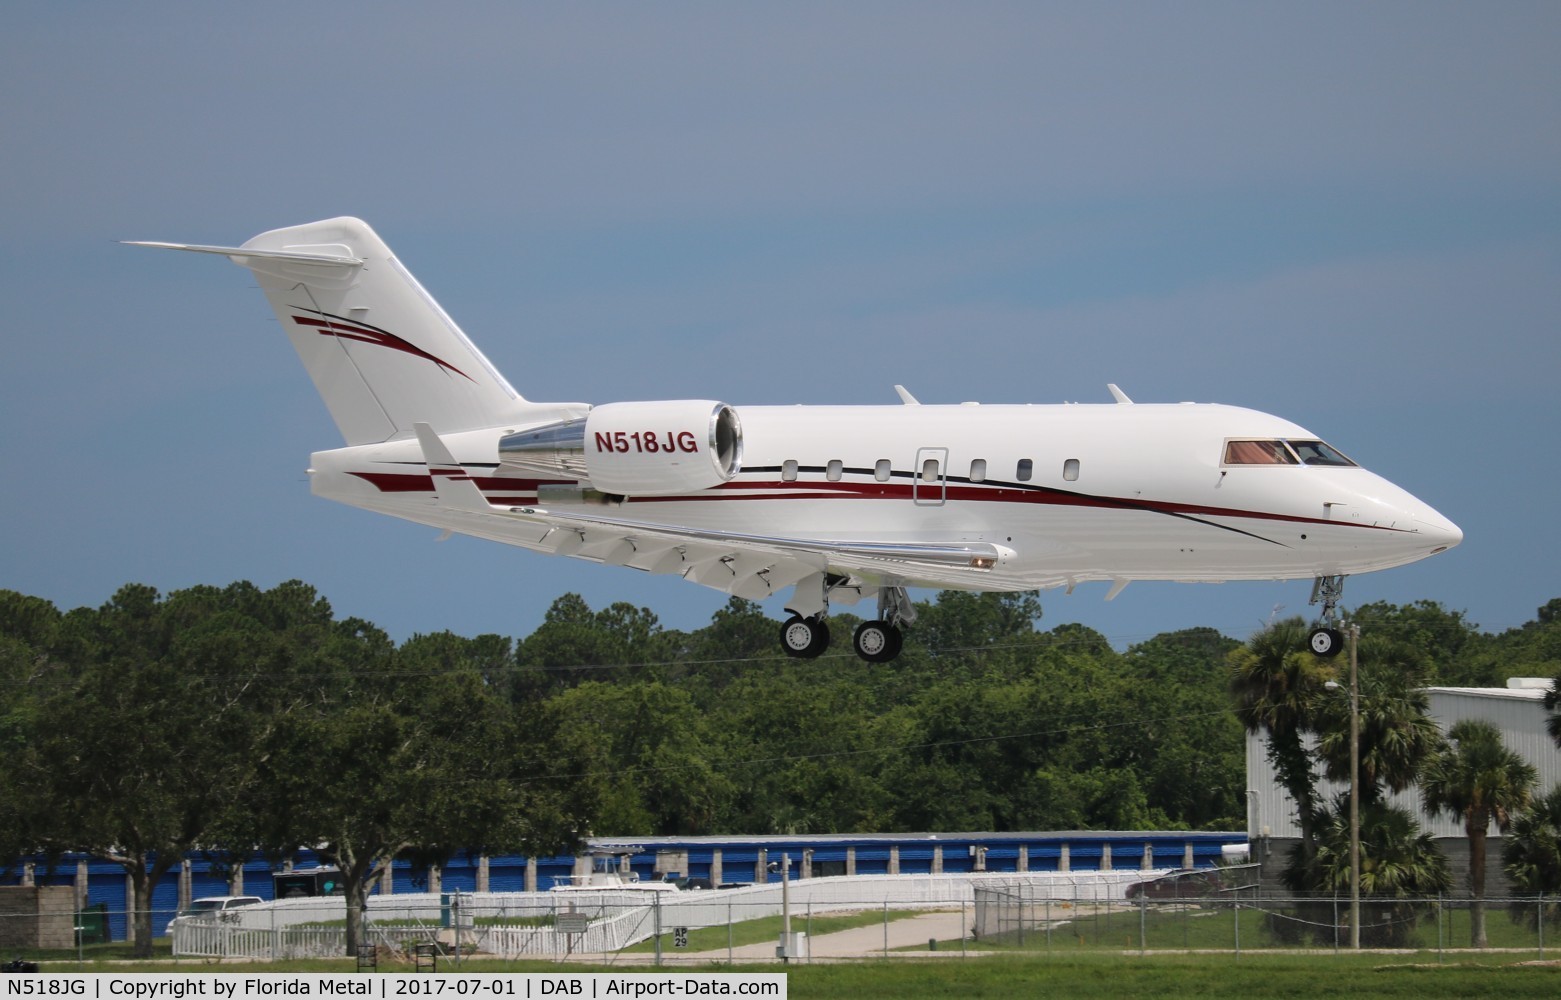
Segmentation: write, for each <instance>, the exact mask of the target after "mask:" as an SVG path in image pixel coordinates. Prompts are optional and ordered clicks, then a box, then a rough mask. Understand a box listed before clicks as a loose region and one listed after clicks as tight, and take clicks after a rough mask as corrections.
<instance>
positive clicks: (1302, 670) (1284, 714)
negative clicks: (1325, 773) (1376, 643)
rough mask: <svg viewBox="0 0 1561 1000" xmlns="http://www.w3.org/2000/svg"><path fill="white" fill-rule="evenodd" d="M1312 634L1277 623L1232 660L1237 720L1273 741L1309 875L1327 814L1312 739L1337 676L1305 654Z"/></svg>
mask: <svg viewBox="0 0 1561 1000" xmlns="http://www.w3.org/2000/svg"><path fill="white" fill-rule="evenodd" d="M1306 633H1307V627H1306V624H1305V623H1304V622H1303V621H1302V620H1301V619H1300V618H1288V619H1285V620H1283V621H1277V622H1273V623H1271V624H1270V625H1269V626H1268V627H1267V628H1265V629H1263V630H1262V631H1260V632H1258V633H1256V634H1255V635H1253V636H1252V638H1251V639H1249V640H1248V641H1247V644H1246V645H1245V646H1243V647H1241V648H1240V649H1236V650H1233V651H1232V652H1231V654H1230V657H1229V664H1230V691H1231V695H1232V696H1233V697H1234V699H1235V702H1236V718H1238V719H1240V720H1241V723H1242V725H1244V726H1246V728H1247V731H1248V732H1251V733H1259V732H1261V733H1264V734H1265V735H1266V736H1267V738H1268V759H1269V761H1270V762H1271V763H1272V764H1273V765H1274V774H1275V777H1276V779H1277V780H1278V781H1279V783H1280V785H1282V786H1283V787H1284V789H1285V791H1286V792H1288V793H1289V794H1290V799H1291V801H1292V802H1294V803H1295V807H1296V813H1297V821H1298V823H1299V825H1300V828H1301V841H1300V843H1299V844H1298V845H1297V847H1296V850H1297V851H1298V852H1299V854H1300V857H1299V858H1298V859H1297V860H1298V864H1297V865H1296V866H1295V867H1296V870H1298V871H1307V870H1309V866H1310V862H1311V856H1312V854H1314V853H1315V852H1316V850H1317V834H1316V830H1317V824H1318V820H1319V816H1320V811H1321V804H1320V803H1319V801H1318V797H1317V773H1316V761H1315V760H1314V759H1313V757H1312V754H1311V751H1310V750H1309V749H1308V747H1307V745H1306V735H1307V734H1308V733H1309V732H1311V731H1312V730H1313V726H1314V720H1315V717H1316V714H1317V711H1318V703H1319V702H1320V701H1321V700H1322V699H1324V698H1325V697H1326V696H1327V683H1328V681H1330V680H1332V679H1333V676H1334V668H1333V666H1332V665H1331V663H1330V662H1329V661H1327V660H1321V659H1318V658H1317V657H1315V656H1313V655H1312V654H1311V653H1309V652H1305V651H1304V650H1305V648H1306ZM1291 888H1299V887H1297V886H1292V887H1291Z"/></svg>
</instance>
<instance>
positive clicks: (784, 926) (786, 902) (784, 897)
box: [781, 854, 791, 965]
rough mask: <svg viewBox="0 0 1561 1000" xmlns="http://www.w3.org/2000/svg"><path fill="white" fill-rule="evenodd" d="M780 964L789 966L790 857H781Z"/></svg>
mask: <svg viewBox="0 0 1561 1000" xmlns="http://www.w3.org/2000/svg"><path fill="white" fill-rule="evenodd" d="M781 963H782V964H784V965H790V964H791V855H790V854H782V855H781Z"/></svg>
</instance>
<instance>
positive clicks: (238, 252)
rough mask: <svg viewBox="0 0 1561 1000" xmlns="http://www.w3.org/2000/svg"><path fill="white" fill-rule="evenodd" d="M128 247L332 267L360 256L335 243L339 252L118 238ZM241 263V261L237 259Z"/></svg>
mask: <svg viewBox="0 0 1561 1000" xmlns="http://www.w3.org/2000/svg"><path fill="white" fill-rule="evenodd" d="M120 242H121V243H123V244H124V245H125V246H128V247H153V248H154V249H157V250H188V251H190V252H191V253H214V254H220V255H221V256H223V257H258V258H263V259H265V260H285V261H291V262H292V263H294V264H319V265H327V266H334V267H359V266H361V265H362V264H363V258H362V257H354V256H352V255H351V254H349V253H348V252H347V248H346V247H345V246H342V245H341V244H337V247H338V248H340V250H341V253H340V254H329V253H302V252H299V251H295V250H245V249H244V248H243V247H209V246H202V245H200V244H198V243H158V242H155V241H152V240H120ZM238 263H241V264H242V263H243V261H238Z"/></svg>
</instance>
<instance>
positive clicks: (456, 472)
mask: <svg viewBox="0 0 1561 1000" xmlns="http://www.w3.org/2000/svg"><path fill="white" fill-rule="evenodd" d="M412 429H413V430H415V431H416V432H417V443H418V444H420V445H422V446H423V461H424V462H425V463H427V465H428V475H429V476H430V477H431V478H432V479H433V482H434V496H436V497H438V498H439V503H440V505H441V506H444V507H450V508H453V509H455V510H464V511H469V512H471V513H474V514H493V513H496V512H495V511H494V509H493V505H492V504H490V503H489V502H488V498H487V497H485V496H483V495H482V490H479V489H478V488H477V484H476V483H474V482H472V477H471V475H470V474H469V473H468V472H467V471H466V469H465V468H464V467H463V466H462V465H461V464H460V463H459V462H457V461H456V460H455V456H454V455H452V454H450V449H449V448H448V447H447V446H446V445H445V443H444V442H443V441H441V440H440V439H439V435H438V434H435V433H434V429H433V428H432V427H430V426H429V425H428V424H424V423H414V424H413V425H412Z"/></svg>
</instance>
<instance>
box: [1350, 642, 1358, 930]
mask: <svg viewBox="0 0 1561 1000" xmlns="http://www.w3.org/2000/svg"><path fill="white" fill-rule="evenodd" d="M1349 634H1350V947H1351V948H1352V949H1354V950H1355V951H1359V950H1360V681H1359V676H1358V672H1359V664H1360V626H1359V625H1357V624H1354V623H1351V624H1350V633H1349Z"/></svg>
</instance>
